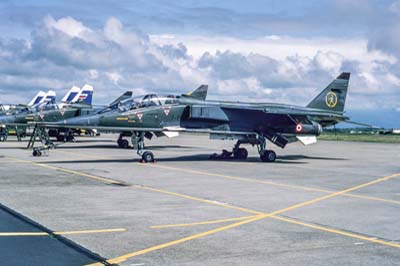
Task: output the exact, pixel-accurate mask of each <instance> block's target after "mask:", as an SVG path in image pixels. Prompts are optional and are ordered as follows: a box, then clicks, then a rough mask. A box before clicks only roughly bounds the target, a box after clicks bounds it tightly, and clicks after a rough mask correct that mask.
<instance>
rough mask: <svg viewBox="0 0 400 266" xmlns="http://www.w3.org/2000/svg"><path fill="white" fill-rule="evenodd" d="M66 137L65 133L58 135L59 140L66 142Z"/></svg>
mask: <svg viewBox="0 0 400 266" xmlns="http://www.w3.org/2000/svg"><path fill="white" fill-rule="evenodd" d="M64 140H65V137H64V135H57V141H60V142H64Z"/></svg>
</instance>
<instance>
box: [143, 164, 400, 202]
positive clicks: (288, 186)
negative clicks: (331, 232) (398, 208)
mask: <svg viewBox="0 0 400 266" xmlns="http://www.w3.org/2000/svg"><path fill="white" fill-rule="evenodd" d="M141 165H145V166H148V167H153V168H160V169H167V170H172V171H178V172H184V173H190V174H198V175H205V176H213V177H220V178H225V179H231V180H238V181H244V182H248V183H258V184H266V185H271V186H277V187H284V188H292V189H299V190H304V191H313V192H322V193H334V192H335V191H334V190H327V189H320V188H312V187H304V186H297V185H290V184H283V183H277V182H272V181H266V180H259V179H254V178H245V177H239V176H231V175H224V174H217V173H210V172H205V171H197V170H191V169H182V168H177V167H171V166H164V165H154V164H141ZM343 196H345V197H351V198H359V199H364V200H371V201H380V202H386V203H393V204H399V205H400V201H398V200H391V199H384V198H378V197H371V196H364V195H357V194H351V193H345V194H343Z"/></svg>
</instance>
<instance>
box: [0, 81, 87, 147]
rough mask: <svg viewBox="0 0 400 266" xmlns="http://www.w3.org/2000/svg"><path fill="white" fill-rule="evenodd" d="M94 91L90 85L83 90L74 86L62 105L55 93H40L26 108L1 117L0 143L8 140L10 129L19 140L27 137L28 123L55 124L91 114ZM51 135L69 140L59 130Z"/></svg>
mask: <svg viewBox="0 0 400 266" xmlns="http://www.w3.org/2000/svg"><path fill="white" fill-rule="evenodd" d="M78 90H79V91H78ZM93 91H94V90H93V87H92V86H90V85H85V86H84V87H83V88H82V89H79V88H78V87H75V86H73V87H72V88H71V89H70V90H69V91H68V92H67V94H66V95H65V96H64V97H63V102H62V103H60V104H57V103H56V101H55V100H56V93H55V92H54V91H48V92H47V93H46V94H45V95H43V94H42V93H38V95H39V96H38V95H37V96H38V97H37V96H35V98H34V99H33V100H32V101H31V102H30V103H29V104H28V106H26V107H25V108H23V109H20V110H18V111H16V112H12V113H10V114H8V115H3V116H0V125H2V127H1V128H2V130H1V132H0V141H6V140H7V136H8V131H9V129H10V128H14V129H15V131H16V134H17V136H18V139H20V138H21V137H23V136H24V135H26V127H27V126H28V122H32V121H42V122H43V121H47V122H54V121H59V120H61V119H65V118H71V117H75V116H80V115H87V114H89V113H91V112H92V100H93ZM31 104H33V105H31ZM50 133H51V136H54V137H57V139H58V140H61V139H63V140H65V139H66V138H68V136H65V135H63V134H60V132H59V130H55V131H54V130H53V131H50ZM69 138H71V136H69Z"/></svg>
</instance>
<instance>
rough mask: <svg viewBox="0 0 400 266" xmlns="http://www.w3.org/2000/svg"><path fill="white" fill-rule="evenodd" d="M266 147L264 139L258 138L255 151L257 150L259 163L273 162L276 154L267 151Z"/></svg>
mask: <svg viewBox="0 0 400 266" xmlns="http://www.w3.org/2000/svg"><path fill="white" fill-rule="evenodd" d="M266 147H267V141H266V139H265V137H264V136H259V137H258V144H257V149H258V154H260V159H261V161H263V162H268V163H272V162H275V160H276V153H275V152H274V151H272V150H267V149H266Z"/></svg>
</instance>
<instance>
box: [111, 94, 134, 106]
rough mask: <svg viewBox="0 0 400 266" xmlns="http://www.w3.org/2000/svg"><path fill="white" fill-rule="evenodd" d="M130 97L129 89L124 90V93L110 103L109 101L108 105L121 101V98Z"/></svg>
mask: <svg viewBox="0 0 400 266" xmlns="http://www.w3.org/2000/svg"><path fill="white" fill-rule="evenodd" d="M131 97H132V92H131V91H126V92H124V94H122V95H121V96H119V97H118V98H117V99H115V100H114V101H113V102H112V103H110V106H114V105H116V104H117V103H119V102H122V101H123V100H126V99H129V98H131Z"/></svg>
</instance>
